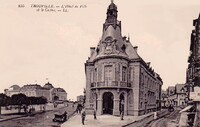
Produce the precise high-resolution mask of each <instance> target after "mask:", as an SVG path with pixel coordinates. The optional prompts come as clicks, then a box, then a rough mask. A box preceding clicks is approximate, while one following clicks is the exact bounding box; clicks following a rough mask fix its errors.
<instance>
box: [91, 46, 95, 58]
mask: <svg viewBox="0 0 200 127" xmlns="http://www.w3.org/2000/svg"><path fill="white" fill-rule="evenodd" d="M94 52H95V47H90V56H92V54H93V53H94Z"/></svg>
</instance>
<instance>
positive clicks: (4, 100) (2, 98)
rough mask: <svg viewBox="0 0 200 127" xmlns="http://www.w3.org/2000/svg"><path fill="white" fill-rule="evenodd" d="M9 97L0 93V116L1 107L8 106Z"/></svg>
mask: <svg viewBox="0 0 200 127" xmlns="http://www.w3.org/2000/svg"><path fill="white" fill-rule="evenodd" d="M9 102H10V97H8V96H7V95H5V94H3V93H0V115H1V107H2V106H7V105H9Z"/></svg>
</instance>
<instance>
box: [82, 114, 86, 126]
mask: <svg viewBox="0 0 200 127" xmlns="http://www.w3.org/2000/svg"><path fill="white" fill-rule="evenodd" d="M85 117H86V113H85V110H83V112H82V113H81V118H82V124H83V125H84V124H85V123H84V122H85Z"/></svg>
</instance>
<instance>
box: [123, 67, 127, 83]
mask: <svg viewBox="0 0 200 127" xmlns="http://www.w3.org/2000/svg"><path fill="white" fill-rule="evenodd" d="M122 81H124V82H125V81H126V67H122Z"/></svg>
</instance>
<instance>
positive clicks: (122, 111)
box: [120, 100, 124, 120]
mask: <svg viewBox="0 0 200 127" xmlns="http://www.w3.org/2000/svg"><path fill="white" fill-rule="evenodd" d="M120 117H121V120H124V100H122V101H121V104H120Z"/></svg>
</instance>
